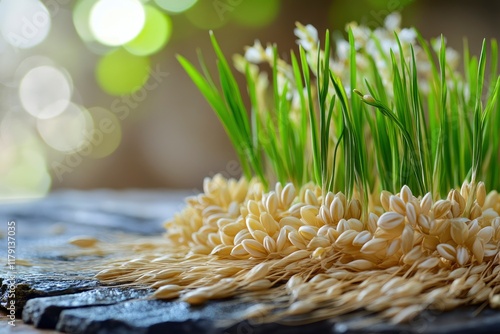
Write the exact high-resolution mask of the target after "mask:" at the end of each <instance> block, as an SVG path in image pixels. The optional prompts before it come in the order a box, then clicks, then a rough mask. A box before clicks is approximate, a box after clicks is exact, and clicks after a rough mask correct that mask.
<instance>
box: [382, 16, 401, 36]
mask: <svg viewBox="0 0 500 334" xmlns="http://www.w3.org/2000/svg"><path fill="white" fill-rule="evenodd" d="M384 26H385V28H386V29H387V30H389V31H390V32H392V31H396V30H399V27H400V26H401V15H400V14H399V13H391V14H389V15H387V16H386V18H385V20H384Z"/></svg>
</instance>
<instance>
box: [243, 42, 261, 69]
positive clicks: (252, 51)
mask: <svg viewBox="0 0 500 334" xmlns="http://www.w3.org/2000/svg"><path fill="white" fill-rule="evenodd" d="M245 59H246V60H248V61H249V62H251V63H254V64H259V63H261V62H263V61H264V60H265V51H264V49H263V48H262V44H260V41H259V40H258V39H257V40H255V42H254V44H253V46H248V47H247V48H246V51H245Z"/></svg>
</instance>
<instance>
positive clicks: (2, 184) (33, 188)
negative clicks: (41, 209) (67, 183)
mask: <svg viewBox="0 0 500 334" xmlns="http://www.w3.org/2000/svg"><path fill="white" fill-rule="evenodd" d="M0 159H1V160H2V164H1V165H0V200H2V201H5V200H15V199H26V198H35V197H42V196H44V195H46V194H47V193H48V191H49V189H50V185H51V177H50V175H49V173H48V171H47V161H46V158H45V156H44V154H43V150H42V148H41V147H40V144H39V143H38V142H37V141H35V140H31V141H29V142H26V143H24V144H23V145H15V144H12V143H6V142H4V141H2V140H0Z"/></svg>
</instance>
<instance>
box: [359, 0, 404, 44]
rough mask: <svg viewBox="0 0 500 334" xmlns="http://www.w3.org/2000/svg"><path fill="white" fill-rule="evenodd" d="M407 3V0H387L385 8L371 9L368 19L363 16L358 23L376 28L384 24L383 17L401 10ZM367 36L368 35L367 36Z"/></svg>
mask: <svg viewBox="0 0 500 334" xmlns="http://www.w3.org/2000/svg"><path fill="white" fill-rule="evenodd" d="M406 4H408V1H407V0H406V1H402V0H389V1H387V7H385V8H386V9H379V10H375V9H372V10H371V11H370V15H369V17H370V18H369V19H368V18H367V17H366V16H365V17H363V18H362V19H361V20H360V25H363V26H366V27H368V28H370V29H371V30H373V29H375V28H378V27H380V26H383V25H384V20H385V17H386V16H387V15H389V14H391V13H393V12H397V11H401V10H402V9H403V8H404V6H405V5H406ZM367 37H369V36H367Z"/></svg>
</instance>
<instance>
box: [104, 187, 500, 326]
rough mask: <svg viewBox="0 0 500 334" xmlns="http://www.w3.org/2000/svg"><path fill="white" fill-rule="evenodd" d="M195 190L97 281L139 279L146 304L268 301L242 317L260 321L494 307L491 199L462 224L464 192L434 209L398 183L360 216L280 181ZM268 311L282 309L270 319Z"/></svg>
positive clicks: (355, 205)
mask: <svg viewBox="0 0 500 334" xmlns="http://www.w3.org/2000/svg"><path fill="white" fill-rule="evenodd" d="M206 187H207V192H206V193H205V194H204V195H200V196H196V197H193V198H190V199H189V200H188V207H187V208H186V210H185V211H184V213H183V214H181V215H176V216H175V217H174V218H173V220H172V221H171V222H168V223H166V226H167V227H168V228H169V232H168V235H167V236H168V242H170V243H171V244H169V246H168V247H169V248H166V246H163V248H161V247H162V246H160V248H158V246H157V244H155V243H152V242H151V243H149V244H148V243H145V246H144V247H143V248H137V251H140V252H141V253H145V255H144V256H141V257H136V258H135V259H134V260H132V261H128V260H127V261H124V262H119V261H118V262H117V263H116V264H113V266H110V267H107V269H105V270H102V271H101V272H100V273H99V274H98V275H97V278H98V279H100V280H101V281H103V282H111V283H127V282H135V283H134V284H144V285H146V286H150V287H152V288H156V289H157V290H156V292H155V293H154V294H153V297H154V298H161V299H171V298H177V297H179V298H180V299H181V300H184V301H186V302H188V303H191V304H193V305H196V304H200V303H204V302H205V301H207V300H210V299H213V298H223V297H231V296H241V297H242V298H252V299H257V300H260V301H266V300H267V301H272V302H273V305H272V306H270V305H268V304H265V305H264V304H260V305H262V306H260V307H259V308H256V309H255V310H253V311H252V312H250V311H249V312H248V313H244V315H243V316H244V317H247V318H248V317H253V316H254V317H259V318H261V320H263V321H268V320H269V321H270V320H271V319H274V320H277V319H280V317H281V316H284V315H292V314H294V315H295V314H303V313H304V312H310V311H311V310H315V309H318V310H317V311H315V313H313V314H314V316H313V315H311V319H317V318H321V317H323V318H324V317H328V316H332V315H339V314H343V313H345V312H350V311H353V310H356V309H359V308H363V307H364V308H366V309H367V310H370V311H378V312H382V313H381V315H382V316H390V317H392V318H391V319H392V320H391V321H395V322H400V321H407V320H408V319H411V318H412V317H414V316H415V315H416V314H418V313H419V312H420V311H421V310H422V309H423V308H424V307H426V306H428V305H432V307H435V308H437V309H450V308H453V307H456V306H458V305H462V304H467V303H481V302H484V301H489V302H490V304H492V305H500V300H497V301H496V302H495V300H496V299H499V297H495V296H498V295H497V294H496V293H497V292H496V291H497V290H496V289H495V287H496V286H497V285H498V284H499V283H500V262H499V258H500V255H499V251H500V250H499V248H498V242H500V216H499V215H498V212H497V211H495V208H500V206H498V205H497V204H498V202H500V196H497V195H496V194H494V195H491V194H488V195H485V196H484V198H485V199H484V204H483V205H482V208H483V209H481V207H480V201H479V200H478V199H477V198H476V202H477V203H474V205H475V206H474V205H472V207H471V211H470V214H469V217H462V216H461V215H462V214H463V213H464V212H465V206H466V202H467V199H468V197H467V195H468V193H466V192H467V191H468V189H469V185H465V186H463V187H462V188H463V189H462V190H463V191H462V190H461V191H460V192H459V191H457V190H452V191H450V193H449V194H448V198H447V199H445V200H439V201H437V202H436V203H435V204H433V202H432V197H431V195H430V194H426V195H425V196H424V197H423V198H421V199H420V198H416V197H414V196H413V194H412V193H411V190H410V189H409V188H408V187H403V188H402V189H401V191H400V192H399V194H397V195H392V194H390V193H388V192H383V193H382V194H381V195H380V202H381V203H380V205H382V207H383V208H381V207H378V206H377V205H379V204H378V202H377V203H376V204H375V205H372V206H370V212H367V214H366V215H363V217H361V216H362V215H361V206H360V202H359V201H358V200H351V201H347V200H346V198H345V196H344V195H342V194H341V193H337V194H333V193H331V192H328V193H326V194H325V195H323V194H322V193H321V190H320V189H318V187H316V186H313V185H306V186H304V187H301V188H300V189H298V194H295V192H296V191H295V188H294V187H292V186H289V184H286V185H283V186H282V185H277V186H276V187H275V189H274V191H271V192H269V193H265V192H263V191H262V189H263V188H262V187H261V186H259V185H258V183H254V182H253V181H252V182H250V183H248V184H245V183H238V182H234V181H233V182H229V181H225V180H224V179H221V178H216V179H212V180H211V181H210V182H208V183H206ZM221 188H225V190H221ZM478 188H479V185H478ZM478 190H479V189H478ZM476 193H477V194H476V197H478V196H479V192H478V191H476ZM464 194H465V195H464ZM384 203H385V204H384ZM476 208H478V209H476ZM384 210H385V211H386V212H384ZM478 210H480V211H478ZM477 214H479V216H478V217H475V218H473V217H474V215H477ZM172 245H175V247H172ZM103 247H104V246H103ZM100 248H102V247H101V245H100ZM174 250H175V251H174ZM161 251H164V252H165V254H161V253H158V252H161ZM149 252H150V253H151V254H149V255H148V253H149ZM154 252H156V253H155V254H154V255H153V253H154ZM225 279H229V280H228V281H225ZM283 282H287V283H286V285H285V287H283V286H282V285H281V284H282V283H283ZM296 303H297V304H296ZM495 303H496V304H495ZM293 305H295V306H293ZM292 306H293V307H292ZM279 308H281V309H283V310H285V311H280V312H281V313H280V312H278V313H275V312H272V313H270V312H271V311H272V310H276V309H279ZM290 310H291V311H290ZM271 314H272V315H271Z"/></svg>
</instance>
